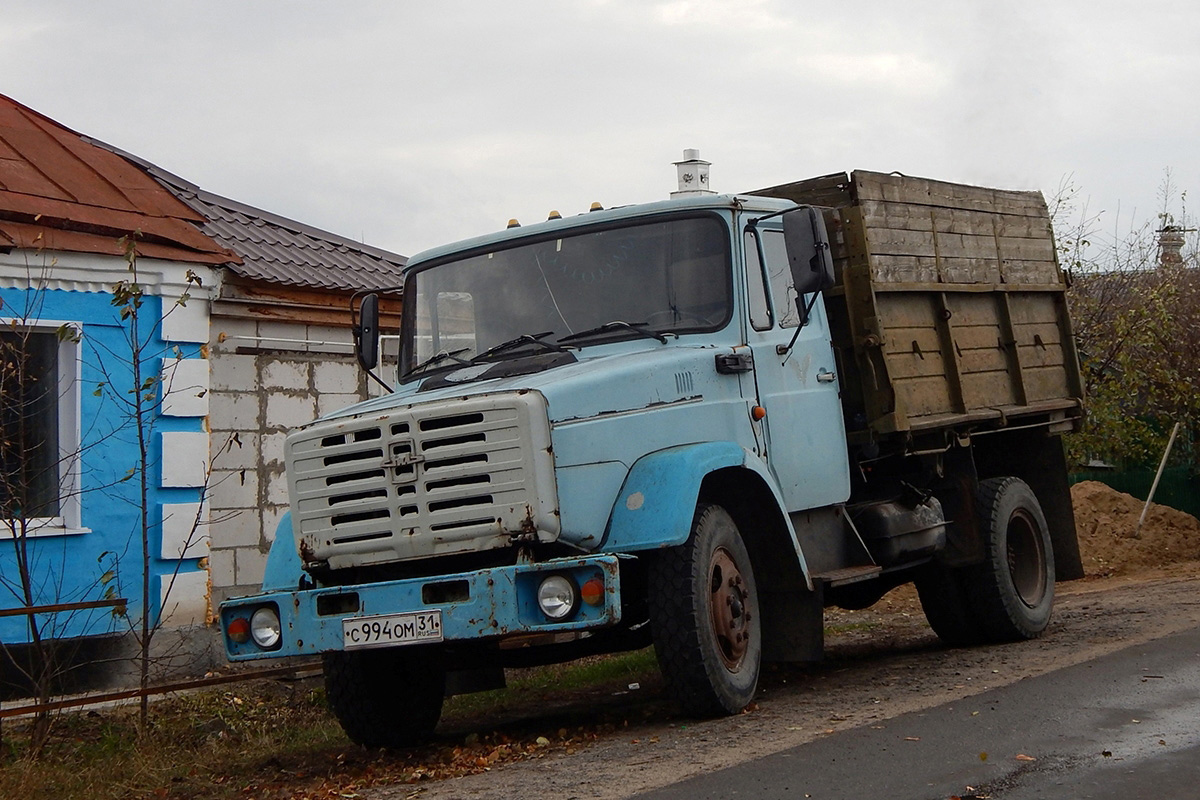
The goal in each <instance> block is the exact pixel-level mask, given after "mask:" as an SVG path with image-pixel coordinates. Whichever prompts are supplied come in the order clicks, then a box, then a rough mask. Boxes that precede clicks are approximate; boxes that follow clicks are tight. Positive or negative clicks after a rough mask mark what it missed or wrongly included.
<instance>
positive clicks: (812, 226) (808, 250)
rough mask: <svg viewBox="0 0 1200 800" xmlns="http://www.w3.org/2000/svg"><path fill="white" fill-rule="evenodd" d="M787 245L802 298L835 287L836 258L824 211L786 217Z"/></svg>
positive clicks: (811, 210) (803, 208)
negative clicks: (834, 263)
mask: <svg viewBox="0 0 1200 800" xmlns="http://www.w3.org/2000/svg"><path fill="white" fill-rule="evenodd" d="M783 241H784V244H785V245H786V246H787V254H788V265H789V266H790V267H791V270H792V284H793V285H794V286H795V288H796V294H797V295H798V296H799V297H803V296H804V295H806V294H811V293H812V292H819V291H822V290H824V289H828V288H829V287H831V286H833V254H832V253H831V252H830V250H829V234H828V233H826V232H825V219H824V218H823V217H822V216H821V212H820V211H818V210H817V209H815V208H813V207H812V206H801V207H800V208H797V209H795V210H793V211H789V212H788V213H786V214H784V215H783Z"/></svg>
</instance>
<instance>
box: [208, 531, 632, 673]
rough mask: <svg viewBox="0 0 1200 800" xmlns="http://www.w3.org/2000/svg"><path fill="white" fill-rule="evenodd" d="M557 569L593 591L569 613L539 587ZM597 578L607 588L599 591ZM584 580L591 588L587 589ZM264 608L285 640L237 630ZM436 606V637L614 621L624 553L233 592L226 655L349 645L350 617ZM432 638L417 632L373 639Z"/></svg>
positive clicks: (241, 657)
mask: <svg viewBox="0 0 1200 800" xmlns="http://www.w3.org/2000/svg"><path fill="white" fill-rule="evenodd" d="M551 575H561V576H563V577H565V578H566V579H567V580H568V581H569V582H571V583H572V584H573V585H574V586H575V587H576V595H577V597H579V596H581V595H583V596H584V597H586V599H587V602H585V601H584V600H583V599H582V598H581V599H580V600H579V602H577V604H576V605H575V608H574V610H573V611H572V612H571V613H570V614H568V615H567V616H566V617H565V618H562V619H558V620H554V619H550V618H549V617H547V616H546V614H544V613H543V612H542V610H541V608H540V606H539V604H538V599H537V593H538V587H539V586H540V585H541V583H542V581H543V580H545V579H546V578H548V577H549V576H551ZM598 585H599V586H601V587H602V591H600V592H597V591H596V587H597V586H598ZM585 586H587V587H588V591H586V593H581V591H580V590H581V589H582V588H583V587H585ZM262 608H266V609H268V610H273V611H274V612H275V613H276V614H278V616H279V630H280V634H281V635H280V637H279V641H278V642H276V643H274V644H273V645H272V646H270V647H263V646H261V645H260V644H258V643H257V642H256V641H255V638H254V637H253V636H251V637H246V636H244V635H240V636H234V635H231V627H230V626H231V625H234V629H237V628H240V629H241V630H243V631H244V630H246V628H247V626H248V624H249V622H250V620H251V618H252V617H253V615H254V613H255V612H256V611H258V610H259V609H262ZM430 613H432V614H433V615H434V616H435V617H437V616H440V620H439V623H440V624H439V628H440V630H439V634H440V635H439V636H438V637H437V638H435V639H433V641H445V642H453V641H466V640H471V641H477V640H480V639H491V638H502V637H505V636H511V635H514V634H531V633H566V632H573V631H584V630H592V629H596V628H604V627H608V626H611V625H615V624H616V623H617V622H619V621H620V619H621V591H620V568H619V559H618V557H617V556H614V555H602V556H589V557H586V558H563V559H555V560H552V561H544V562H541V563H536V564H532V563H531V564H516V565H513V566H505V567H494V568H491V569H483V570H478V571H476V572H463V573H458V574H455V575H438V576H436V577H428V578H407V579H404V580H395V581H383V582H379V583H368V584H359V585H356V586H339V587H328V588H319V589H305V590H298V591H294V592H268V593H265V594H260V595H254V596H251V597H240V598H236V599H233V600H227V601H226V602H224V603H222V604H221V611H220V619H221V631H222V634H223V638H224V640H225V652H226V655H227V656H228V657H229V660H231V661H245V660H249V659H255V658H278V657H282V656H303V655H316V654H318V653H323V652H326V651H331V650H344V649H346V642H347V641H349V640H350V639H349V634H347V633H345V632H344V630H346V629H344V627H343V621H345V620H350V621H354V620H361V619H363V618H374V617H381V616H383V615H387V617H389V618H393V617H394V615H398V614H414V615H417V616H418V617H421V618H423V619H429V618H430V617H428V616H427V615H428V614H430ZM428 641H430V639H428V638H423V639H417V638H414V639H413V640H412V641H410V642H394V641H391V642H380V643H376V644H375V645H373V646H385V645H387V646H402V645H403V644H420V643H424V642H428ZM351 646H355V645H354V644H351ZM360 646H361V645H360Z"/></svg>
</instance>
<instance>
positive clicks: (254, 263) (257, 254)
mask: <svg viewBox="0 0 1200 800" xmlns="http://www.w3.org/2000/svg"><path fill="white" fill-rule="evenodd" d="M155 177H158V178H159V180H160V181H162V183H163V184H164V185H165V186H166V187H167V188H168V189H170V190H171V191H172V192H173V193H174V194H175V196H176V197H178V198H179V199H180V200H182V201H183V202H185V203H187V204H188V205H189V206H191V207H192V208H194V209H195V210H196V211H197V212H199V213H200V214H202V215H203V216H204V218H205V220H206V222H205V223H204V225H202V226H201V230H203V231H204V233H206V234H208V235H209V236H211V237H212V238H213V239H215V240H216V241H217V242H219V243H220V244H222V245H224V246H225V247H228V248H229V249H230V250H233V251H234V252H235V253H237V254H238V255H240V256H241V257H242V263H241V264H234V265H230V266H229V267H228V269H229V270H231V271H232V272H234V273H236V274H238V275H241V276H243V277H246V278H253V279H255V280H260V281H267V282H269V283H276V284H284V285H287V286H303V287H310V288H317V289H342V290H350V291H356V290H359V289H375V290H381V289H394V288H397V287H399V286H400V271H401V269H402V268H403V267H404V264H405V263H406V262H407V261H408V259H407V258H405V257H404V256H402V255H399V254H397V253H390V252H388V251H386V250H380V249H379V248H377V247H371V246H370V245H365V244H360V243H358V242H354V241H351V240H349V239H346V238H344V237H341V236H338V235H337V234H334V233H329V232H327V231H323V230H320V229H318V228H313V227H311V226H309V225H304V224H302V223H299V222H296V221H295V220H290V219H287V218H285V217H280V216H277V215H275V214H271V213H269V212H266V211H262V210H261V209H257V208H253V207H251V206H247V205H244V204H242V203H238V202H236V201H234V200H230V199H228V198H225V197H220V196H219V195H215V194H212V193H211V192H206V191H204V190H203V189H199V188H198V187H194V186H178V185H173V184H172V183H171V182H170V181H167V180H164V179H163V178H162V177H160V176H158V175H155Z"/></svg>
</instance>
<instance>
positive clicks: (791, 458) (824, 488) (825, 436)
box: [743, 225, 850, 511]
mask: <svg viewBox="0 0 1200 800" xmlns="http://www.w3.org/2000/svg"><path fill="white" fill-rule="evenodd" d="M743 240H744V249H745V261H744V263H745V265H746V289H747V295H748V298H747V299H748V307H749V312H750V314H749V317H750V320H749V322H750V325H749V327H748V329H747V343H748V344H749V346H750V348H751V350H752V351H753V353H754V380H755V388H756V392H757V396H758V404H759V405H760V406H762V407H763V408H764V409H765V410H766V412H767V413H766V417H764V418H763V420H762V425H763V433H764V438H765V442H766V462H767V466H768V467H769V468H770V469H771V471H772V473H774V475H775V479H776V480H777V481H778V483H779V488H780V491H781V492H782V494H783V499H784V502H785V503H786V505H787V509H788V511H801V510H804V509H808V508H816V507H819V506H826V505H830V504H832V503H841V502H845V501H846V500H847V499H848V498H849V496H850V468H849V462H848V460H847V455H846V430H845V422H844V421H843V419H842V407H841V402H840V399H839V394H838V392H839V388H838V376H837V372H836V370H835V362H834V356H833V346H832V345H831V344H830V337H829V323H828V320H827V318H826V316H825V306H824V303H823V302H821V300H820V298H819V297H817V298H816V300H815V302H813V300H814V296H813V295H808V296H806V297H805V298H804V303H805V305H808V304H809V303H811V304H812V307H811V312H810V313H809V315H808V320H807V322H806V323H805V324H804V325H801V324H800V318H801V315H800V312H799V311H798V309H797V307H796V291H795V289H794V287H793V285H792V277H791V270H790V268H789V266H788V259H787V251H786V248H785V246H784V239H783V230H782V228H781V227H767V226H766V225H761V226H759V227H758V229H757V230H756V231H754V230H747V231H746V233H745V234H744V237H743ZM760 253H761V254H762V259H760ZM764 262H765V263H764ZM793 337H794V338H795V343H794V344H791V343H792V340H793ZM789 344H790V345H791V346H790V347H789Z"/></svg>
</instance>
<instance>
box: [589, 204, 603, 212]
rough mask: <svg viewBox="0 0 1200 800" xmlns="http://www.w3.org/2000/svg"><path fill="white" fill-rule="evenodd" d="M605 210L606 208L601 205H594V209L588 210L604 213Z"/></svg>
mask: <svg viewBox="0 0 1200 800" xmlns="http://www.w3.org/2000/svg"><path fill="white" fill-rule="evenodd" d="M603 210H604V206H602V205H600V204H599V203H592V207H591V208H589V209H588V211H603Z"/></svg>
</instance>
